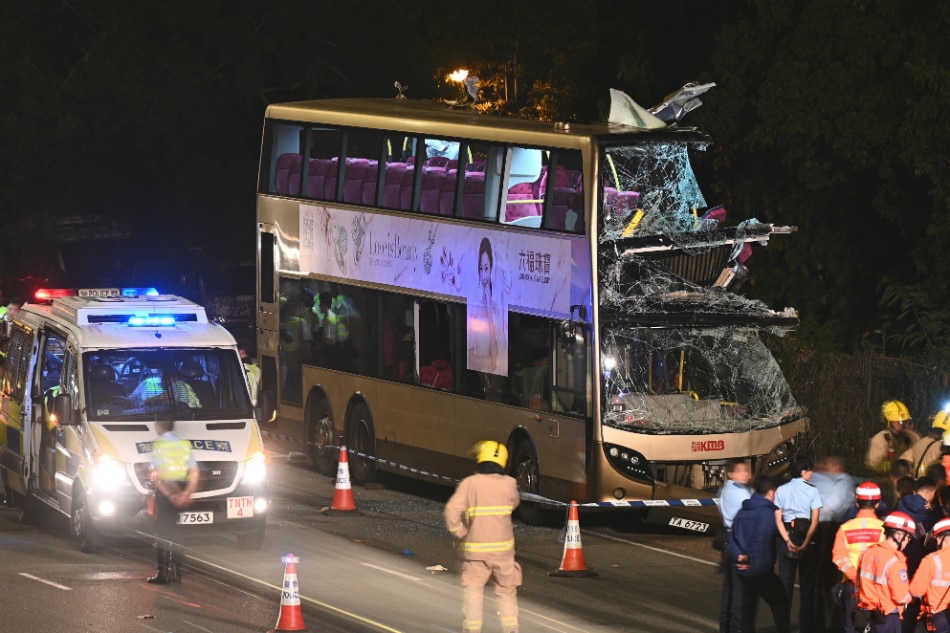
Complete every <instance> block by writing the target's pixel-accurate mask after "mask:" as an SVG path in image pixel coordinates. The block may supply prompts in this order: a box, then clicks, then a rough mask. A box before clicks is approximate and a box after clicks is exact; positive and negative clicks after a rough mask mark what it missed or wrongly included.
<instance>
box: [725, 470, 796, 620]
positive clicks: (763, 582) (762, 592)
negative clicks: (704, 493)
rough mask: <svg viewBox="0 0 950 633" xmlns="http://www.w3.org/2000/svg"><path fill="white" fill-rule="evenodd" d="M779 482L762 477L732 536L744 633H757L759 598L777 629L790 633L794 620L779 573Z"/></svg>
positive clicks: (743, 508)
mask: <svg viewBox="0 0 950 633" xmlns="http://www.w3.org/2000/svg"><path fill="white" fill-rule="evenodd" d="M775 488H776V486H775V482H773V481H772V480H771V479H769V478H768V477H766V476H765V475H759V476H758V477H756V479H755V485H754V489H755V494H753V495H752V497H751V498H749V499H747V500H745V501H743V502H742V509H741V510H739V512H737V513H736V517H735V520H734V521H733V523H732V531H730V532H729V553H730V554H732V557H733V559H734V560H735V561H736V572H737V573H738V574H739V582H740V584H741V586H742V625H741V630H742V633H754V632H755V608H756V605H757V604H758V601H759V597H760V596H761V597H762V599H763V600H765V602H766V603H767V604H768V605H769V608H770V609H771V610H772V618H773V619H774V620H775V629H776V631H777V632H778V633H789V631H790V630H791V616H790V609H789V606H788V598H787V597H786V595H785V588H784V587H783V585H782V581H781V580H780V579H779V577H778V575H777V574H776V573H775V554H776V547H775V537H776V535H777V533H778V526H776V524H775V511H776V510H778V506H776V505H775V504H774V503H773V501H774V499H775Z"/></svg>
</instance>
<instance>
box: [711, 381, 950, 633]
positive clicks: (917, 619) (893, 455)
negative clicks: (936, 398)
mask: <svg viewBox="0 0 950 633" xmlns="http://www.w3.org/2000/svg"><path fill="white" fill-rule="evenodd" d="M881 414H882V419H883V422H884V424H885V429H884V430H883V431H881V432H880V433H878V434H876V435H875V436H874V437H872V438H871V441H870V443H869V447H868V451H867V454H866V460H865V467H866V470H867V472H868V473H869V474H868V476H867V477H863V478H859V477H853V476H851V475H849V474H848V473H847V470H846V468H845V462H844V459H843V458H840V457H821V458H818V459H817V460H813V459H812V458H811V457H808V456H806V455H799V456H797V457H795V458H794V459H793V460H792V462H791V463H790V466H789V469H788V472H787V473H786V477H785V480H784V482H779V481H774V480H772V479H770V478H769V477H766V476H764V475H759V476H757V477H755V479H754V480H753V478H752V472H751V470H750V467H749V465H748V464H747V463H746V462H744V461H739V460H736V461H733V462H730V463H729V464H728V465H727V466H726V475H727V481H726V483H725V485H724V486H723V487H722V490H721V492H720V511H721V513H722V518H723V538H722V539H721V541H720V542H721V543H722V546H723V551H722V560H721V563H722V564H721V566H720V569H721V571H722V575H723V582H722V601H721V608H720V618H719V621H720V626H719V629H720V632H721V633H736V632H739V631H741V633H752V632H754V631H755V622H756V618H757V613H758V603H759V598H760V597H761V598H762V600H763V601H765V602H766V604H767V605H768V606H769V608H770V610H771V613H772V617H773V620H774V622H775V628H776V630H777V631H778V633H787V632H789V631H791V628H792V624H791V622H792V604H793V597H794V591H795V586H796V585H795V582H796V578H797V580H798V592H799V596H798V620H797V621H798V630H799V632H800V633H830V632H839V631H845V632H847V633H851V632H858V633H862V632H865V631H871V632H873V633H917V632H918V631H920V632H922V631H938V632H940V633H950V619H948V615H950V609H948V605H950V538H947V537H948V536H950V487H947V485H946V482H947V471H948V470H950V433H948V431H950V414H948V413H946V412H940V413H938V414H937V415H935V416H934V417H933V418H932V420H931V425H930V428H929V429H928V431H927V433H926V434H925V435H924V436H923V437H921V436H920V435H918V434H917V433H915V432H914V431H913V430H912V429H910V428H909V422H910V413H909V411H908V410H907V407H906V406H905V405H904V404H903V403H901V402H900V401H897V400H889V401H887V402H885V403H884V405H883V406H882V409H881ZM945 434H946V435H947V439H946V440H944V435H945ZM944 544H946V546H947V548H946V549H944Z"/></svg>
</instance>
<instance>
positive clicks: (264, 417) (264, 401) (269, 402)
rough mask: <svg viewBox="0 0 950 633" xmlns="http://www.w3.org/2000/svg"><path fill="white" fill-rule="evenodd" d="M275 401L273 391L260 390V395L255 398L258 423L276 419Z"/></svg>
mask: <svg viewBox="0 0 950 633" xmlns="http://www.w3.org/2000/svg"><path fill="white" fill-rule="evenodd" d="M275 401H276V399H275V398H274V392H273V391H267V390H262V391H261V394H260V397H258V399H257V406H258V408H257V409H256V410H255V413H256V414H257V421H258V422H259V423H261V424H263V423H265V422H273V421H274V420H276V419H277V406H276V405H275Z"/></svg>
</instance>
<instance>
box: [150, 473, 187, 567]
mask: <svg viewBox="0 0 950 633" xmlns="http://www.w3.org/2000/svg"><path fill="white" fill-rule="evenodd" d="M171 485H173V486H178V487H179V488H180V489H182V490H183V489H184V485H183V484H179V483H174V482H173V483H172V484H171ZM178 512H179V510H178V508H176V507H175V505H174V504H173V503H172V502H171V501H169V499H168V497H166V496H165V495H163V494H162V493H161V492H159V491H158V490H156V491H155V535H156V536H157V537H158V538H157V539H156V540H155V561H156V563H157V564H158V573H159V574H164V573H165V572H166V571H167V569H168V564H169V562H171V561H173V560H174V561H175V562H176V563H177V562H178V559H179V558H180V556H181V554H180V553H179V552H178V551H177V550H176V549H175V547H174V541H175V536H176V534H177V530H178Z"/></svg>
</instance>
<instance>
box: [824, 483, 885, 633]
mask: <svg viewBox="0 0 950 633" xmlns="http://www.w3.org/2000/svg"><path fill="white" fill-rule="evenodd" d="M854 497H855V500H856V503H857V506H858V514H857V516H855V517H854V518H853V519H851V520H849V521H845V522H844V523H842V524H841V527H839V528H838V532H837V534H835V542H834V545H833V546H832V549H831V557H832V559H833V560H834V564H835V566H836V567H837V568H838V569H839V570H841V573H842V574H844V578H843V579H842V583H843V585H844V586H843V587H840V589H841V605H842V607H843V609H844V630H845V633H857V632H856V631H855V628H854V622H853V618H854V608H855V605H856V603H857V593H856V591H857V583H858V563H859V562H860V560H861V554H863V553H864V552H865V550H867V548H869V547H871V546H872V545H876V544H878V543H880V542H881V541H882V540H884V522H883V521H882V520H881V519H879V518H878V516H877V513H876V512H875V511H874V509H875V508H876V507H877V504H878V503H880V502H881V489H880V487H878V485H877V484H876V483H874V482H873V481H865V482H862V483H860V484H858V487H857V489H856V490H855V493H854Z"/></svg>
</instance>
